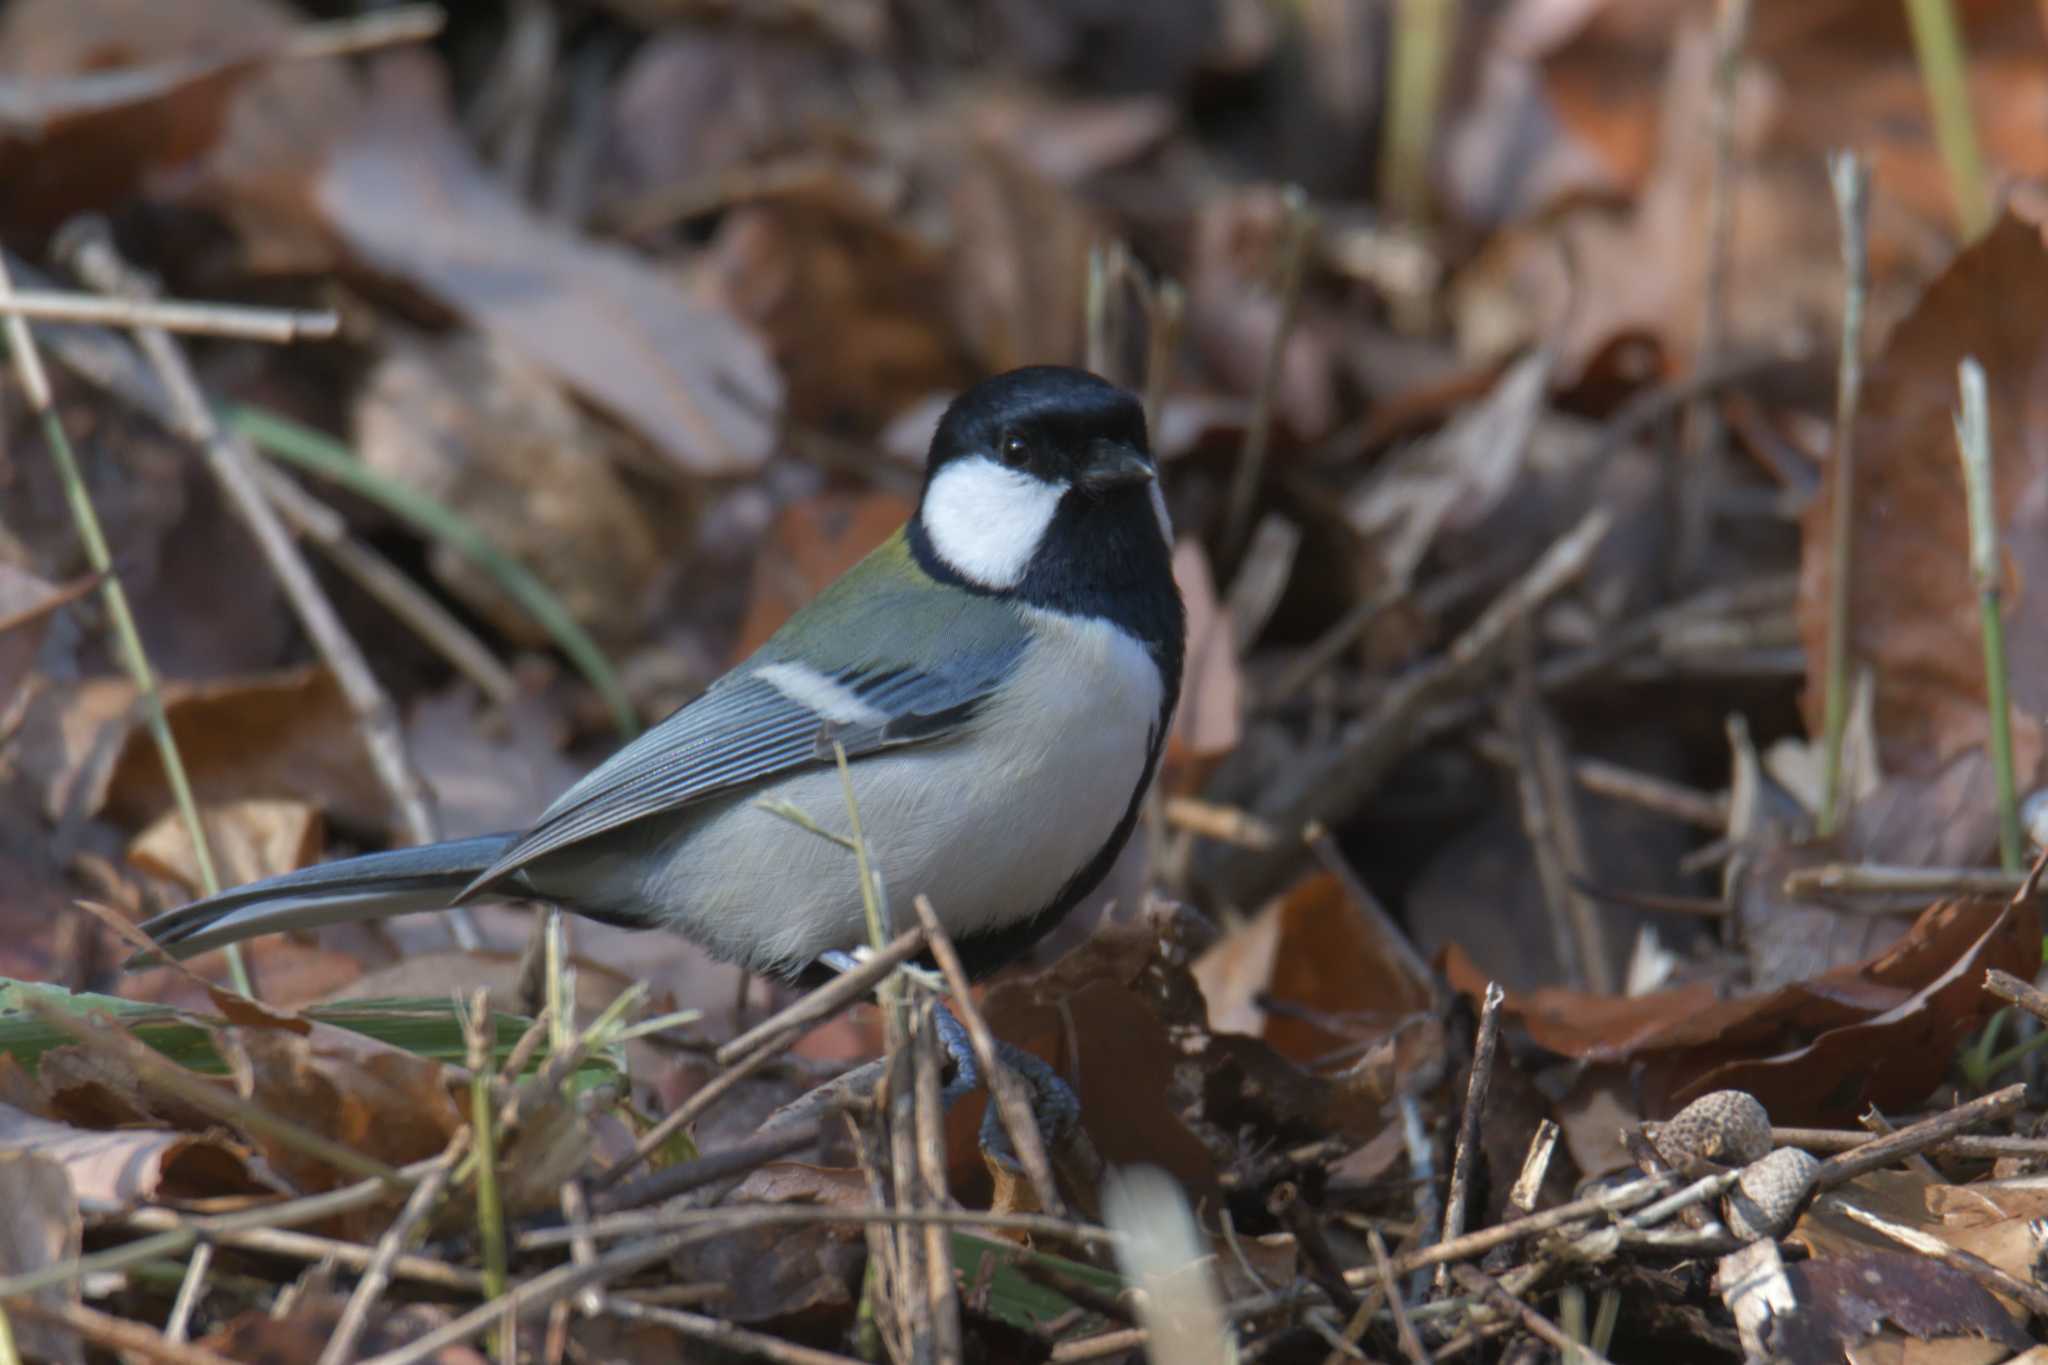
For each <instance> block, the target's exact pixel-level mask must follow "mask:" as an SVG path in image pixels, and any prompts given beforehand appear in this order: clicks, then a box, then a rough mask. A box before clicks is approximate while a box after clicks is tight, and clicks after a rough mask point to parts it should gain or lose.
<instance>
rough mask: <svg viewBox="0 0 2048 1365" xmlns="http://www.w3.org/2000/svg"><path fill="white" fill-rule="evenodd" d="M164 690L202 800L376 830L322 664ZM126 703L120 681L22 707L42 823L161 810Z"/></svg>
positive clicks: (377, 815) (151, 758) (159, 772)
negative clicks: (269, 807) (265, 801)
mask: <svg viewBox="0 0 2048 1365" xmlns="http://www.w3.org/2000/svg"><path fill="white" fill-rule="evenodd" d="M163 690H164V704H165V709H166V710H167V711H168V713H169V716H170V722H171V731H172V733H173V734H175V735H176V736H177V738H178V748H179V750H180V751H181V753H182V754H183V756H184V760H185V767H186V770H187V772H188V773H189V774H190V776H191V779H192V789H193V793H194V794H195V795H196V796H197V797H198V798H199V800H200V802H201V803H202V804H204V805H210V806H219V805H224V804H227V803H229V802H233V801H238V800H243V799H246V798H252V797H292V798H296V799H298V800H302V801H307V802H311V803H312V804H314V805H316V806H318V807H319V808H320V809H321V810H322V811H324V812H325V813H326V814H327V815H328V816H329V817H330V818H331V819H333V820H335V821H337V822H338V823H340V824H343V825H347V826H349V827H351V828H354V829H371V830H375V829H381V828H382V827H383V826H384V824H385V821H386V819H387V818H388V815H389V799H388V797H387V796H386V794H385V791H384V788H383V786H382V784H380V783H379V782H378V781H377V778H376V774H375V772H374V771H373V770H372V769H371V767H370V763H369V759H368V756H367V755H366V754H365V753H364V750H363V746H362V741H361V738H360V736H359V734H358V732H357V728H356V723H355V717H354V715H353V713H352V712H351V711H350V710H349V707H348V703H347V701H346V700H345V699H344V698H343V696H342V693H341V688H340V686H339V685H338V684H336V682H335V681H334V678H333V676H332V675H331V674H329V673H328V672H327V671H326V670H325V669H324V668H296V669H289V670H286V671H284V672H279V673H269V674H263V675H260V676H257V677H246V678H222V679H216V680H212V681H208V682H199V683H177V682H173V683H166V684H165V685H164V689H163ZM134 698H135V689H134V686H133V685H132V684H130V683H129V682H127V681H126V680H123V679H115V678H96V679H91V680H89V681H86V682H84V683H80V684H78V685H77V686H75V687H72V688H68V689H64V690H61V691H59V690H54V689H53V690H52V691H51V692H49V693H46V694H44V695H43V696H41V697H39V698H37V699H36V701H35V703H34V704H33V705H32V706H31V707H30V708H29V713H28V719H27V722H26V724H25V726H24V730H23V735H22V747H21V764H22V767H23V769H24V770H25V771H26V772H28V773H29V774H30V775H31V776H33V777H34V778H35V779H36V781H37V782H38V783H40V785H41V787H42V790H43V808H44V811H45V813H46V814H47V815H48V816H49V817H50V818H52V819H61V818H64V817H65V816H67V815H71V814H79V815H93V814H98V813H101V812H104V813H105V814H106V815H107V816H108V817H109V818H110V819H113V820H115V821H118V822H120V823H122V824H127V825H140V824H142V823H144V822H146V821H150V820H154V819H156V818H157V817H158V816H159V815H160V814H162V812H163V811H165V810H167V809H169V807H170V805H171V797H170V788H169V786H168V785H167V784H166V782H165V780H164V776H163V767H162V765H161V763H160V762H159V760H158V758H157V752H156V746H155V745H154V743H153V742H152V741H151V739H150V737H149V734H148V732H147V731H146V730H145V729H144V727H143V725H142V722H141V718H140V717H139V716H138V715H137V714H136V713H135V707H134Z"/></svg>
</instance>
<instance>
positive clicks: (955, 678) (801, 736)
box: [462, 641, 1023, 897]
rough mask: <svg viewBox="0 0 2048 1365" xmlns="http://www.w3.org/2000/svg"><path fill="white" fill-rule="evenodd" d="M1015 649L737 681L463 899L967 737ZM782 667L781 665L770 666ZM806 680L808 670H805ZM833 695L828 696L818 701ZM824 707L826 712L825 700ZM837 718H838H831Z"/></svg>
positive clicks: (629, 760)
mask: <svg viewBox="0 0 2048 1365" xmlns="http://www.w3.org/2000/svg"><path fill="white" fill-rule="evenodd" d="M1022 652H1023V647H1022V642H1021V641H1020V642H1019V643H1018V646H1017V647H1016V648H1013V649H1008V650H1004V651H1001V652H999V653H996V654H991V655H987V656H984V657H982V658H980V659H978V660H975V661H974V662H973V663H972V664H971V665H968V666H964V667H963V666H961V663H960V661H958V660H955V661H952V666H950V667H948V668H947V669H945V670H942V671H937V672H924V671H919V670H914V669H909V668H892V669H887V670H881V671H876V670H873V669H861V668H858V667H856V668H849V669H844V670H841V671H839V672H837V673H834V674H822V673H817V674H812V675H811V679H812V681H813V682H814V686H812V687H810V688H808V689H807V688H804V687H791V686H788V685H784V686H777V685H776V684H775V683H772V682H770V681H769V680H768V679H767V678H764V677H763V676H762V672H763V670H762V669H761V668H754V669H750V670H748V671H747V672H743V673H739V674H735V675H733V676H730V677H728V678H726V679H724V680H722V681H720V682H719V683H718V684H716V685H715V686H713V687H712V688H711V690H710V691H708V692H706V693H705V694H704V695H703V696H701V697H699V698H697V700H695V701H693V702H691V703H689V704H688V705H686V706H684V707H683V708H682V709H681V710H679V711H677V712H675V714H673V715H671V716H670V717H669V718H668V719H667V720H664V721H663V722H662V723H661V724H659V725H657V726H655V727H654V728H653V729H651V730H649V731H648V732H647V733H646V734H644V735H642V736H640V738H638V739H636V740H634V741H633V742H632V743H631V744H628V745H627V746H626V747H625V748H623V749H621V750H619V752H617V753H616V754H613V755H612V756H611V758H609V759H608V760H606V761H605V762H604V763H603V764H601V765H600V766H599V767H597V768H596V769H595V770H593V771H592V772H591V773H590V774H589V775H588V776H586V777H585V778H584V779H583V780H582V781H580V782H578V783H577V784H576V785H575V786H573V787H571V788H570V789H569V790H568V791H566V792H564V793H562V795H561V796H560V797H559V798H558V799H557V800H556V801H555V803H554V804H553V805H552V806H550V807H548V809H547V810H546V811H545V812H543V813H542V815H541V817H540V819H539V820H538V821H537V822H536V823H535V824H534V826H533V827H532V828H531V829H529V830H527V831H526V832H525V833H524V834H522V835H520V836H519V837H518V838H517V839H516V840H514V841H513V842H512V844H511V846H510V847H508V848H507V849H506V850H505V851H504V852H503V853H502V854H501V855H499V857H498V858H497V859H496V861H494V862H493V863H492V864H491V865H490V866H489V867H487V868H485V869H484V870H483V871H482V872H481V873H479V874H478V875H477V877H476V879H475V880H474V881H472V882H471V883H470V884H469V885H468V886H467V887H465V888H464V889H463V892H462V897H467V896H469V895H471V894H472V893H474V892H476V891H480V890H482V889H483V888H484V887H486V886H488V885H489V884H491V883H492V882H494V881H497V880H498V879H499V878H501V877H503V876H505V875H506V874H507V873H509V872H512V871H515V870H516V869H518V868H520V867H523V866H525V865H526V864H528V863H530V862H532V861H533V860H534V859H536V858H539V857H541V856H542V855H544V854H547V853H552V852H554V851H555V850H557V849H560V848H564V847H567V846H568V845H570V844H574V843H579V842H581V841H583V840H585V839H589V838H592V837H593V836H595V835H599V834H602V833H604V832H606V831H607V830H613V829H617V828H619V827H620V826H621V825H626V824H630V823H632V822H633V821H635V820H640V819H644V818H646V817H647V816H650V815H655V814H658V813H660V812H663V811H671V810H677V809H680V808H682V807H684V806H688V805H690V804H691V803H693V802H697V801H702V800H705V799H706V798H709V797H712V796H717V795H721V794H724V793H727V792H730V791H733V790H735V789H737V788H740V787H744V786H746V785H747V784H748V783H752V782H757V781H760V780H761V779H763V778H768V777H773V776H776V775H778V774H782V773H786V772H789V771H791V770H793V769H797V768H803V767H808V766H811V765H813V764H818V763H829V762H832V761H834V753H833V746H834V744H835V742H836V743H837V744H838V745H840V746H843V747H844V748H845V750H846V756H847V757H848V758H849V759H851V758H858V757H859V756H861V755H863V754H869V753H874V752H876V751H877V750H881V749H890V748H896V747H899V746H901V745H905V744H919V743H927V742H930V741H933V740H938V739H943V738H945V737H946V736H948V735H952V734H957V733H958V732H959V731H960V729H961V728H962V727H963V726H964V725H966V724H967V722H968V721H969V720H970V719H971V718H972V717H973V715H974V713H975V711H976V710H977V709H978V708H979V707H980V705H981V704H982V703H983V702H984V701H986V700H987V699H988V697H989V696H990V695H991V694H992V693H993V692H994V691H995V690H996V688H997V687H998V686H1000V685H1001V683H1002V681H1003V679H1004V678H1005V677H1007V676H1008V675H1009V673H1010V671H1011V670H1012V669H1013V668H1015V666H1016V663H1017V660H1018V658H1019V657H1020V656H1021V655H1022ZM770 667H772V665H770ZM807 672H808V670H807ZM819 693H828V694H829V697H820V696H819V695H816V694H819ZM821 701H824V702H825V703H826V705H825V709H820V702H821ZM826 709H829V710H833V711H836V712H837V713H838V717H837V718H836V719H835V718H834V717H833V716H831V715H827V714H825V710H826Z"/></svg>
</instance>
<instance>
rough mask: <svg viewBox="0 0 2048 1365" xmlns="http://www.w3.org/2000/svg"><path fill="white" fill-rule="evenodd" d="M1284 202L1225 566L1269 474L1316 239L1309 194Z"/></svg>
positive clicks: (1226, 524)
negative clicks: (1273, 306)
mask: <svg viewBox="0 0 2048 1365" xmlns="http://www.w3.org/2000/svg"><path fill="white" fill-rule="evenodd" d="M1283 203H1284V205H1285V209H1286V215H1287V223H1286V227H1285V229H1284V235H1283V236H1282V238H1281V242H1280V260H1279V283H1278V286H1277V289H1278V294H1279V299H1280V314H1279V316H1278V317H1277V318H1276V319H1275V320H1274V323H1273V334H1272V335H1271V336H1270V337H1268V338H1267V339H1266V363H1265V368H1264V369H1263V370H1262V371H1261V372H1260V374H1259V387H1258V389H1257V390H1256V391H1255V392H1254V393H1253V394H1252V413H1251V418H1250V420H1249V421H1248V422H1247V423H1246V425H1245V433H1244V449H1243V450H1242V451H1240V452H1239V454H1238V457H1237V470H1236V473H1235V474H1234V475H1233V476H1232V478H1231V483H1230V497H1229V502H1228V503H1227V504H1226V510H1225V512H1224V516H1223V538H1222V540H1220V541H1219V542H1218V544H1220V545H1221V546H1222V547H1223V555H1222V561H1223V563H1225V564H1234V563H1235V562H1236V561H1237V559H1238V558H1239V555H1240V554H1241V552H1242V551H1243V548H1244V542H1245V537H1246V536H1247V535H1249V534H1250V532H1251V529H1252V512H1253V510H1254V508H1255V507H1256V505H1257V502H1258V494H1259V487H1260V485H1261V484H1262V483H1263V482H1264V479H1265V474H1266V450H1267V447H1268V446H1269V445H1270V444H1271V442H1272V437H1273V430H1272V428H1273V401H1274V396H1275V395H1276V394H1277V393H1278V392H1279V389H1280V373H1281V369H1282V367H1283V366H1284V365H1285V363H1286V360H1287V340H1288V338H1289V337H1291V336H1293V335H1294V318H1295V314H1296V313H1297V312H1299V311H1300V308H1301V281H1302V276H1303V274H1304V273H1305V272H1306V270H1307V266H1308V249H1309V243H1310V242H1311V241H1312V240H1313V239H1314V237H1315V226H1316V222H1315V210H1314V209H1313V208H1311V207H1310V205H1309V202H1308V194H1307V193H1306V192H1305V191H1304V190H1302V188H1301V187H1300V186H1299V185H1289V186H1288V187H1287V189H1286V190H1285V191H1284V193H1283Z"/></svg>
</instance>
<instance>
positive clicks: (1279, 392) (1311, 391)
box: [1187, 188, 1337, 441]
mask: <svg viewBox="0 0 2048 1365" xmlns="http://www.w3.org/2000/svg"><path fill="white" fill-rule="evenodd" d="M1286 232H1287V210H1286V207H1285V205H1284V202H1283V200H1282V198H1281V195H1280V192H1279V191H1278V190H1275V189H1270V188H1259V189H1246V190H1240V191H1237V192H1235V193H1227V194H1218V195H1215V196H1213V197H1212V198H1210V199H1208V200H1207V201H1206V202H1205V203H1203V204H1202V205H1201V206H1200V207H1199V208H1198V209H1197V210H1196V214H1195V223H1194V246H1193V259H1192V260H1191V261H1190V263H1189V266H1188V281H1187V290H1188V304H1187V334H1188V339H1189V340H1190V341H1191V342H1192V343H1193V344H1194V346H1195V348H1196V350H1197V351H1198V352H1199V354H1200V355H1201V357H1202V360H1203V363H1204V364H1206V365H1207V366H1208V368H1209V370H1210V371H1211V372H1212V373H1213V374H1214V375H1215V376H1216V377H1217V378H1218V379H1219V380H1221V382H1222V385H1223V387H1224V388H1226V389H1227V390H1229V391H1230V392H1233V393H1242V394H1250V393H1256V392H1257V391H1258V389H1259V385H1260V383H1261V382H1262V381H1263V379H1264V376H1265V372H1266V359H1267V356H1268V355H1269V354H1270V353H1271V351H1272V349H1273V336H1274V333H1275V331H1276V330H1277V329H1278V327H1279V326H1280V321H1281V300H1280V297H1279V294H1278V292H1277V291H1276V289H1275V287H1274V286H1275V284H1276V283H1277V278H1278V277H1277V271H1278V269H1279V265H1280V258H1281V250H1282V245H1283V239H1284V238H1285V235H1286ZM1305 321H1306V320H1305ZM1335 386H1336V376H1335V364H1334V360H1333V357H1332V355H1331V347H1330V345H1329V343H1328V340H1327V339H1326V338H1325V337H1323V336H1322V335H1321V334H1320V333H1319V332H1318V331H1317V330H1316V328H1315V327H1313V326H1312V325H1303V324H1297V325H1296V326H1295V328H1294V329H1293V331H1291V332H1290V333H1289V334H1288V338H1287V349H1286V353H1285V355H1284V356H1283V357H1282V358H1281V362H1280V376H1279V382H1278V384H1277V386H1276V387H1275V390H1274V394H1273V413H1274V416H1275V418H1276V419H1277V420H1278V421H1279V422H1280V423H1282V424H1283V425H1284V427H1285V428H1286V430H1287V431H1288V432H1289V433H1291V434H1292V435H1293V436H1294V437H1295V438H1296V439H1297V440H1303V441H1307V440H1313V439H1315V438H1316V437H1317V436H1320V435H1322V434H1323V433H1324V432H1326V431H1328V430H1329V429H1330V425H1331V423H1332V421H1333V420H1334V419H1335V416H1336V410H1337V409H1336V404H1337V395H1336V387H1335Z"/></svg>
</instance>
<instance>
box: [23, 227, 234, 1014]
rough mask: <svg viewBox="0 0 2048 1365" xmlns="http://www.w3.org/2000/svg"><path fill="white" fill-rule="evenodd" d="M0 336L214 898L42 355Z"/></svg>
mask: <svg viewBox="0 0 2048 1365" xmlns="http://www.w3.org/2000/svg"><path fill="white" fill-rule="evenodd" d="M13 294H14V284H13V280H12V278H11V277H10V276H9V274H8V271H7V262H6V259H5V257H4V256H0V301H4V300H6V299H8V298H10V297H12V296H13ZM0 334H4V335H5V336H6V338H7V349H8V350H10V351H12V352H13V353H14V368H15V372H16V373H17V374H19V375H20V376H21V387H22V392H23V393H24V394H26V395H27V397H28V406H29V410H30V411H32V412H34V413H35V414H36V416H37V418H38V419H39V420H40V421H41V423H42V428H43V442H44V444H45V445H47V446H48V447H49V450H50V458H51V459H52V460H54V461H55V462H56V465H57V477H58V480H59V481H60V482H61V483H62V484H63V486H64V497H65V500H66V501H67V502H68V503H69V504H70V508H71V519H72V521H73V523H74V524H75V525H76V526H77V528H78V539H79V543H80V544H81V546H82V547H83V548H84V550H85V559H86V563H87V564H88V565H90V566H91V568H92V571H93V573H94V574H95V575H96V576H97V577H98V578H99V580H100V597H101V600H102V601H103V602H104V603H105V605H106V609H107V622H108V624H109V625H111V626H112V627H113V631H114V640H115V643H116V645H117V646H118V652H119V654H120V656H121V663H122V666H123V667H124V668H125V669H126V670H127V673H128V677H129V680H130V681H131V682H132V683H133V684H134V686H135V693H136V701H137V703H138V704H139V705H140V707H141V709H142V716H143V724H144V725H145V726H146V727H147V728H148V730H149V736H150V739H151V740H152V741H153V742H154V743H155V745H156V752H157V759H158V762H159V763H161V764H162V766H163V770H164V782H165V784H166V785H167V786H169V787H170V789H171V800H172V803H173V804H174V805H176V807H177V809H178V818H179V819H180V820H181V821H183V823H184V826H185V833H186V835H187V837H189V838H190V839H191V841H192V860H193V862H194V864H195V865H196V866H197V868H198V870H199V881H200V889H201V890H203V891H204V892H205V893H206V894H207V895H209V896H210V895H213V894H215V893H216V892H218V891H219V890H220V875H219V873H218V872H217V871H215V869H214V863H213V846H212V844H211V843H209V842H208V840H207V837H206V826H205V825H204V824H203V823H202V822H201V820H200V818H199V803H198V801H197V800H195V799H194V798H193V795H192V781H191V778H190V776H189V775H188V774H187V773H186V771H185V760H184V757H183V755H181V754H180V753H179V751H178V741H177V740H176V738H175V737H173V736H172V734H171V724H170V720H169V717H168V716H167V715H166V713H165V710H164V694H163V689H162V688H161V687H160V686H159V685H158V682H157V676H156V669H155V668H154V667H153V666H152V665H151V664H150V662H149V652H148V651H147V650H146V649H144V648H143V645H142V633H141V632H140V631H139V630H137V629H136V626H135V613H134V611H133V610H132V609H131V608H130V606H129V604H128V591H127V589H126V588H124V587H123V586H122V584H121V578H120V575H119V574H117V573H116V572H115V571H114V556H113V552H112V551H111V550H110V549H109V548H108V546H107V535H106V531H105V530H104V529H102V527H101V526H100V517H99V512H98V511H97V510H96V509H95V508H94V507H93V504H92V494H91V493H90V492H89V491H88V490H87V488H86V486H85V478H84V475H83V474H81V473H80V471H79V468H78V456H77V454H76V453H75V452H74V451H73V450H72V449H71V437H70V436H69V434H67V433H66V432H65V430H64V421H63V418H62V417H60V416H59V415H58V412H57V407H56V404H55V403H54V402H53V401H52V399H51V396H50V377H49V375H48V373H47V372H46V371H45V370H44V369H43V358H42V353H41V352H40V351H38V350H37V349H36V340H35V335H34V333H32V332H31V331H30V330H29V327H28V323H27V322H25V321H24V320H23V319H22V318H20V317H18V316H9V317H5V318H0ZM227 964H228V976H229V978H230V979H231V980H232V981H233V982H234V985H235V989H236V990H238V991H240V992H241V993H242V994H243V995H251V994H254V991H253V989H252V988H251V986H250V982H249V970H248V967H247V966H246V965H245V964H244V962H243V961H242V952H241V948H240V947H239V946H238V945H235V944H230V945H228V950H227Z"/></svg>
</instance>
